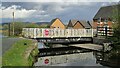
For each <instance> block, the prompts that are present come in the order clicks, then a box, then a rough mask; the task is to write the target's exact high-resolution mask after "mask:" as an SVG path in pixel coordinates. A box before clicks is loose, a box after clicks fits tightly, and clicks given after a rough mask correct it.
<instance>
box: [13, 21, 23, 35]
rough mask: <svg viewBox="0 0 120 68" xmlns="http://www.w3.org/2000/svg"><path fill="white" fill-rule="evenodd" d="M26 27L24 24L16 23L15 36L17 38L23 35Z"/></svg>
mask: <svg viewBox="0 0 120 68" xmlns="http://www.w3.org/2000/svg"><path fill="white" fill-rule="evenodd" d="M12 27H13V23H11V32H12V31H13V29H12ZM24 27H25V23H23V22H14V34H15V35H16V36H18V35H20V34H21V33H22V28H24Z"/></svg>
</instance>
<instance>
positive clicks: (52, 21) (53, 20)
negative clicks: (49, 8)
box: [49, 18, 65, 26]
mask: <svg viewBox="0 0 120 68" xmlns="http://www.w3.org/2000/svg"><path fill="white" fill-rule="evenodd" d="M57 19H59V18H55V19H52V20H51V22H50V24H49V26H51V25H52V24H53V23H54V22H55V21H56V20H57ZM59 20H60V19H59ZM60 22H61V23H62V24H63V22H62V21H61V20H60ZM63 25H64V24H63ZM64 26H65V25H64Z"/></svg>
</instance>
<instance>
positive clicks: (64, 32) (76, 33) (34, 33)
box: [22, 28, 94, 38]
mask: <svg viewBox="0 0 120 68" xmlns="http://www.w3.org/2000/svg"><path fill="white" fill-rule="evenodd" d="M93 31H94V30H93V29H50V28H23V30H22V35H23V36H24V37H26V38H43V37H51V38H52V37H93Z"/></svg>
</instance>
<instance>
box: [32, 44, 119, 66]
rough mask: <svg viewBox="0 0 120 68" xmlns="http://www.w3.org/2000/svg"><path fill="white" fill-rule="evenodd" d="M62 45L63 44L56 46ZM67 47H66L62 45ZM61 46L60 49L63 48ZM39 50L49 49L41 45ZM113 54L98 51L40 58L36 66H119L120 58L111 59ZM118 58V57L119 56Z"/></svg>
mask: <svg viewBox="0 0 120 68" xmlns="http://www.w3.org/2000/svg"><path fill="white" fill-rule="evenodd" d="M55 45H61V44H54V46H55ZM61 46H65V45H61ZM61 46H60V47H61ZM38 48H49V47H47V46H45V45H44V44H43V43H39V45H38ZM111 56H112V53H111V52H110V53H102V52H96V51H89V52H83V53H75V54H66V55H56V56H46V57H39V58H38V61H37V62H36V63H35V64H34V66H101V67H105V68H108V67H111V66H116V65H119V62H120V60H118V59H120V57H119V58H117V59H115V58H116V57H115V58H114V59H112V60H111V59H110V58H111ZM117 57H118V56H117Z"/></svg>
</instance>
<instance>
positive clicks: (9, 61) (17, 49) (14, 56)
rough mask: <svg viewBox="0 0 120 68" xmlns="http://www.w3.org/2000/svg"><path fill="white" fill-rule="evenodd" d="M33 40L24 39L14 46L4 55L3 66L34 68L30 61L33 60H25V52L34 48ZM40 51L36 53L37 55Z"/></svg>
mask: <svg viewBox="0 0 120 68" xmlns="http://www.w3.org/2000/svg"><path fill="white" fill-rule="evenodd" d="M32 44H33V42H32V40H27V39H22V40H20V41H18V42H16V43H15V44H13V45H12V47H11V48H10V49H9V50H8V51H6V53H5V54H4V55H3V58H2V66H32V64H31V63H32V61H33V60H31V61H30V60H29V59H33V57H32V58H29V57H28V58H25V51H26V50H27V48H29V47H33V46H34V45H32ZM37 52H38V51H36V53H37Z"/></svg>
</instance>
